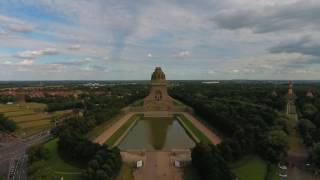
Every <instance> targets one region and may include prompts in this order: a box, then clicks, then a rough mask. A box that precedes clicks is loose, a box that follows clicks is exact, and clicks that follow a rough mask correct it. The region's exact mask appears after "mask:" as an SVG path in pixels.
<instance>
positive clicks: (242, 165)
mask: <svg viewBox="0 0 320 180" xmlns="http://www.w3.org/2000/svg"><path fill="white" fill-rule="evenodd" d="M230 167H231V171H232V172H233V173H234V174H235V175H236V176H237V178H238V179H239V180H266V177H267V176H268V177H269V178H268V179H267V180H279V178H278V176H277V171H276V169H274V168H270V171H268V165H267V163H266V162H265V161H263V160H262V159H261V158H259V157H257V156H247V157H245V158H243V159H241V160H239V161H237V162H235V163H233V164H231V165H230Z"/></svg>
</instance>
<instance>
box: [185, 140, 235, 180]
mask: <svg viewBox="0 0 320 180" xmlns="http://www.w3.org/2000/svg"><path fill="white" fill-rule="evenodd" d="M191 156H192V165H193V166H194V167H195V169H196V170H197V171H198V174H199V175H200V176H201V178H202V179H203V180H232V179H233V174H232V173H231V171H230V169H229V167H228V166H227V164H226V162H225V161H224V159H223V158H222V156H221V155H220V154H219V151H218V150H217V148H216V147H215V146H214V145H213V146H210V145H206V144H202V143H200V144H197V145H196V147H194V148H193V150H192V153H191Z"/></svg>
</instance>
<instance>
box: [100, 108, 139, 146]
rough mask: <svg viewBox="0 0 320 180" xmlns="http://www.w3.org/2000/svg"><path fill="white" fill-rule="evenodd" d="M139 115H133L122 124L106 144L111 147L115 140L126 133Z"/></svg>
mask: <svg viewBox="0 0 320 180" xmlns="http://www.w3.org/2000/svg"><path fill="white" fill-rule="evenodd" d="M140 117H141V115H140V114H135V115H133V116H132V117H131V118H130V119H129V120H128V121H127V122H126V123H124V124H123V125H122V126H121V127H120V128H119V129H118V130H117V131H116V132H115V133H114V134H113V135H112V136H111V137H110V138H109V139H108V140H107V141H106V144H107V145H109V146H112V145H113V144H114V143H116V142H117V140H118V139H119V138H120V137H121V136H122V135H123V133H125V132H126V131H127V129H128V128H129V127H130V126H131V124H132V123H134V122H135V121H136V120H137V118H140Z"/></svg>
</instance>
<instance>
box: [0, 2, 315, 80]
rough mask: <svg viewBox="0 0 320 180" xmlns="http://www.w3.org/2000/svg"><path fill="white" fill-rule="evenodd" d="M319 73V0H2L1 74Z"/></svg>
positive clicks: (278, 76)
mask: <svg viewBox="0 0 320 180" xmlns="http://www.w3.org/2000/svg"><path fill="white" fill-rule="evenodd" d="M156 66H160V67H162V69H163V71H164V72H165V73H166V75H167V79H169V80H215V79H216V80H230V79H249V80H250V79H252V80H319V77H320V1H319V0H282V1H279V0H267V1H266V0H199V1H193V0H137V1H132V0H121V1H119V0H92V1H88V0H77V1H71V0H4V1H0V81H3V80H147V79H149V77H150V74H151V73H152V72H153V70H154V68H155V67H156Z"/></svg>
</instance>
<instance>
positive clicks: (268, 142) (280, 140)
mask: <svg viewBox="0 0 320 180" xmlns="http://www.w3.org/2000/svg"><path fill="white" fill-rule="evenodd" d="M288 149H289V142H288V135H287V134H286V133H285V132H284V131H282V130H273V131H270V132H269V133H268V135H267V137H266V139H265V140H264V142H263V143H262V146H261V149H260V153H261V155H262V157H263V158H264V159H266V160H268V161H270V162H271V163H278V162H279V161H280V160H281V159H282V158H284V157H285V156H286V155H287V150H288Z"/></svg>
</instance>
